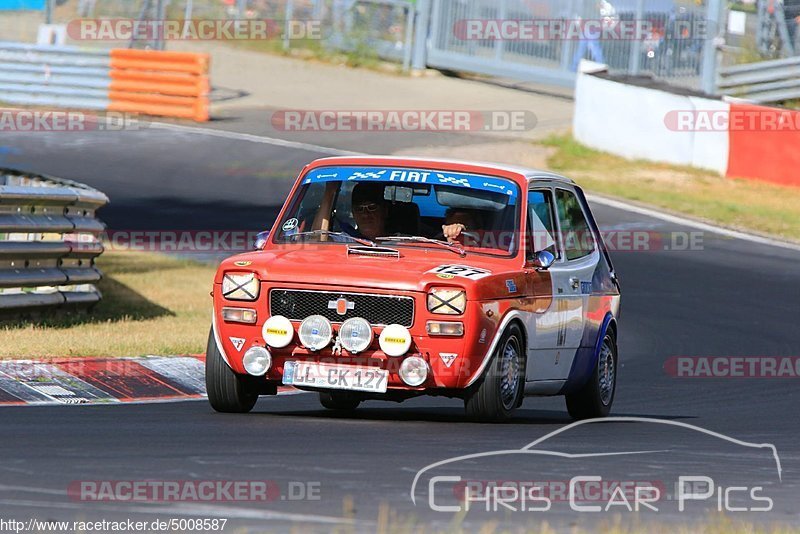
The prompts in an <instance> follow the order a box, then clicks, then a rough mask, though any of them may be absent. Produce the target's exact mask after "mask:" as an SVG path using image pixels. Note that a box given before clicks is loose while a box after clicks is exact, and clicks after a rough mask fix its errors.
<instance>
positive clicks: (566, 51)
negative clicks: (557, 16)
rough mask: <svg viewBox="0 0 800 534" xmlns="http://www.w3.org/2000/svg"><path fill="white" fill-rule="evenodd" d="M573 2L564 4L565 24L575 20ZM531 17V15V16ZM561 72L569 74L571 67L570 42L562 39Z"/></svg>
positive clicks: (573, 0) (572, 0)
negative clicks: (565, 6)
mask: <svg viewBox="0 0 800 534" xmlns="http://www.w3.org/2000/svg"><path fill="white" fill-rule="evenodd" d="M575 2H576V0H569V1H568V2H566V4H567V8H566V19H567V21H566V22H567V23H569V22H570V21H571V20H572V19H573V18H575V13H576V9H575ZM531 17H533V14H531ZM560 65H561V70H563V71H566V72H569V69H570V66H571V65H572V42H571V41H570V40H569V39H562V41H561V61H560Z"/></svg>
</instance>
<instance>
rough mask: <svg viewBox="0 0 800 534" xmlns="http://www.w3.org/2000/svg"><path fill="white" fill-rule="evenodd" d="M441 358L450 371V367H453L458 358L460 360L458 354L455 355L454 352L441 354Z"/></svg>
mask: <svg viewBox="0 0 800 534" xmlns="http://www.w3.org/2000/svg"><path fill="white" fill-rule="evenodd" d="M439 358H441V359H442V363H443V364H444V366H445V367H447V368H448V369H449V368H450V366H452V365H453V362H454V361H456V358H458V354H455V353H453V352H440V353H439Z"/></svg>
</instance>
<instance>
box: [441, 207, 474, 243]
mask: <svg viewBox="0 0 800 534" xmlns="http://www.w3.org/2000/svg"><path fill="white" fill-rule="evenodd" d="M482 226H483V223H482V217H481V214H480V213H478V212H476V211H475V210H470V209H465V208H450V209H448V210H447V213H446V214H445V221H444V224H443V225H442V233H443V234H444V237H445V239H447V241H448V242H450V243H456V242H458V240H459V238H461V240H463V239H464V238H465V237H468V236H464V235H463V234H464V232H469V233H471V234H473V236H469V237H472V239H473V240H474V236H475V235H479V234H480V230H481V229H482ZM464 244H466V245H470V246H479V244H478V243H469V242H468V243H464Z"/></svg>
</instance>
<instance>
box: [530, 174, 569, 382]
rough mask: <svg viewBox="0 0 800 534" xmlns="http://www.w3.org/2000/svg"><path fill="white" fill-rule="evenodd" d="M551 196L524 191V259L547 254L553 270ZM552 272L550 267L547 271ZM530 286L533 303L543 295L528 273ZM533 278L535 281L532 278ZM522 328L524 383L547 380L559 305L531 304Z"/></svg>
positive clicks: (556, 247) (556, 249) (555, 244)
mask: <svg viewBox="0 0 800 534" xmlns="http://www.w3.org/2000/svg"><path fill="white" fill-rule="evenodd" d="M556 218H557V215H556V206H555V192H554V190H553V189H552V188H548V187H537V188H534V189H531V190H530V191H528V239H527V240H526V245H527V247H528V250H527V255H528V257H529V258H531V257H532V256H533V255H534V253H535V252H538V251H540V250H547V251H548V252H550V253H551V254H553V256H554V257H555V258H556V263H554V264H553V265H554V266H555V265H556V264H557V263H558V262H559V261H561V260H562V259H563V252H562V250H561V244H560V242H559V241H558V223H557V222H556ZM551 270H552V267H551ZM529 276H530V277H531V279H530V280H531V284H529V285H530V287H529V288H528V297H529V298H530V299H531V300H532V302H535V301H536V299H537V298H541V297H542V296H543V295H541V294H539V293H541V292H542V289H541V288H539V289H538V291H537V290H536V288H534V287H533V283H532V282H533V280H534V279H536V280H538V279H539V275H538V273H536V272H535V270H533V269H531V270H530V272H529ZM534 277H535V278H534ZM557 278H558V275H557V276H556V277H555V278H553V287H552V288H549V289H548V292H550V293H552V295H553V296H554V297H557V296H558V293H557V291H556V289H555V288H556V286H557V285H559V282H557ZM522 315H523V317H524V320H525V327H526V330H527V332H528V353H527V366H526V372H525V378H526V381H529V382H530V381H534V380H547V379H549V378H550V377H552V375H553V362H554V361H555V359H556V354H557V352H558V350H559V348H558V342H559V339H560V336H561V335H562V325H563V324H564V320H565V318H566V315H565V313H564V307H563V304H562V303H561V302H559V301H558V300H557V299H556V298H554V299H553V300H552V302H551V304H550V306H549V307H548V308H547V309H546V310H545V311H543V312H542V311H540V310H539V309H538V306H536V305H535V304H532V305H531V307H530V308H528V309H525V310H523V311H522Z"/></svg>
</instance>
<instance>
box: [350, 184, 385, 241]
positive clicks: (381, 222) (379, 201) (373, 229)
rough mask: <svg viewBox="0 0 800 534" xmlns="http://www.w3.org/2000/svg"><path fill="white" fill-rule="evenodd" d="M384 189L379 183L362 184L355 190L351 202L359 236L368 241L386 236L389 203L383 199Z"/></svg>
mask: <svg viewBox="0 0 800 534" xmlns="http://www.w3.org/2000/svg"><path fill="white" fill-rule="evenodd" d="M383 188H384V185H383V184H381V183H377V182H362V183H358V184H356V186H355V187H354V188H353V195H352V197H351V201H350V206H351V210H352V211H353V219H354V220H355V221H356V228H357V229H358V232H359V234H361V237H364V238H366V239H375V238H376V237H380V236H384V235H386V218H387V217H388V216H389V203H388V202H386V200H384V198H383Z"/></svg>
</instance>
